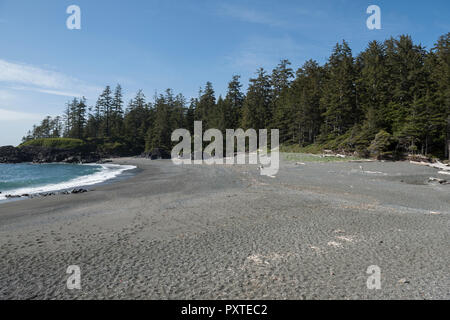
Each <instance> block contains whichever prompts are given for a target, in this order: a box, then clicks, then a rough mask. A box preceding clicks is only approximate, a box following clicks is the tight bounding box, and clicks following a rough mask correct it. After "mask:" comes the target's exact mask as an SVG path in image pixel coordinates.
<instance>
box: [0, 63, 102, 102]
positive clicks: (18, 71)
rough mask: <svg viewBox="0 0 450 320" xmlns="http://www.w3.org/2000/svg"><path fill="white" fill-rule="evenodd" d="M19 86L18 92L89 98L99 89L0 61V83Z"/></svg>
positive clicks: (49, 73)
mask: <svg viewBox="0 0 450 320" xmlns="http://www.w3.org/2000/svg"><path fill="white" fill-rule="evenodd" d="M2 82H3V83H5V84H8V85H21V86H20V87H16V89H19V90H30V91H37V92H42V93H47V94H52V95H61V96H83V95H85V96H89V95H91V94H93V93H95V92H98V91H99V90H100V89H99V88H97V87H93V86H88V85H86V84H85V83H83V82H82V81H80V80H78V79H76V78H73V77H70V76H67V75H65V74H63V73H60V72H55V71H50V70H45V69H42V68H39V67H35V66H31V65H27V64H23V63H13V62H8V61H5V60H2V59H0V83H2ZM13 89H14V88H13Z"/></svg>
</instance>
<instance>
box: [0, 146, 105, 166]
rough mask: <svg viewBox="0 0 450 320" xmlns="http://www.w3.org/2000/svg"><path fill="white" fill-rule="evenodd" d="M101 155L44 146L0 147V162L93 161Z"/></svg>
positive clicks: (98, 159)
mask: <svg viewBox="0 0 450 320" xmlns="http://www.w3.org/2000/svg"><path fill="white" fill-rule="evenodd" d="M100 159H101V157H100V155H99V154H97V153H95V152H86V151H82V150H76V149H73V150H62V149H51V148H45V147H34V146H27V147H18V148H15V147H13V146H6V147H0V163H21V162H34V163H50V162H65V163H94V162H98V161H100Z"/></svg>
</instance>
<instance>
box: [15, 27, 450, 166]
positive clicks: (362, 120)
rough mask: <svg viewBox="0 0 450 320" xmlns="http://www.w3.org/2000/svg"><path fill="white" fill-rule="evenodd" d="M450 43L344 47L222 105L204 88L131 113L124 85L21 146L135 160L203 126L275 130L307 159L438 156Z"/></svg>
mask: <svg viewBox="0 0 450 320" xmlns="http://www.w3.org/2000/svg"><path fill="white" fill-rule="evenodd" d="M449 38H450V33H447V34H445V35H443V36H441V37H440V38H439V39H438V41H437V43H436V44H435V45H434V47H433V48H431V49H430V50H426V48H424V47H423V46H422V45H420V44H415V43H414V42H413V40H412V39H411V37H410V36H408V35H402V36H400V37H398V38H390V39H388V40H386V41H384V42H379V41H372V42H370V43H369V44H368V46H367V48H366V49H365V50H364V51H363V52H361V53H360V54H359V55H357V56H354V55H353V53H352V50H351V49H350V47H349V45H348V43H347V42H346V41H343V42H342V43H338V44H336V46H335V47H334V48H333V51H332V53H331V56H330V57H329V58H328V60H327V62H326V63H325V64H324V65H320V64H319V63H317V62H316V61H314V60H309V61H307V62H305V63H304V65H303V66H301V67H300V68H299V69H298V70H297V71H295V72H294V70H293V69H292V67H291V63H290V62H289V61H288V60H281V61H280V63H279V64H278V65H277V66H276V67H275V68H274V69H273V70H272V71H271V72H270V73H269V72H267V71H266V70H264V69H263V68H260V69H258V70H257V72H256V75H255V77H254V78H252V79H250V81H249V84H248V88H247V90H246V92H243V89H242V88H243V85H242V84H241V81H240V76H238V75H235V76H233V77H232V79H231V81H230V82H229V83H228V90H227V93H226V95H225V96H219V97H216V94H215V91H214V88H213V85H212V83H211V82H207V83H206V85H205V86H204V87H203V88H201V89H200V92H199V95H198V97H196V98H193V99H191V100H190V101H187V100H186V98H185V97H184V96H183V95H182V94H175V93H174V92H173V91H172V90H171V89H167V90H166V91H165V92H164V93H163V94H159V95H155V96H154V97H153V99H152V101H151V102H150V101H148V100H147V98H146V97H145V95H144V93H143V92H142V90H140V91H138V92H137V94H136V96H135V97H134V98H133V99H132V100H131V101H130V102H129V103H128V104H127V106H126V108H125V106H124V101H123V93H122V88H121V86H120V85H117V87H116V88H115V89H114V90H112V89H111V87H110V86H107V87H106V88H105V89H104V91H103V92H102V93H101V95H100V96H99V98H98V100H97V102H96V104H95V105H94V106H91V107H88V106H87V101H86V99H85V98H83V97H82V98H74V99H73V100H71V101H69V102H68V103H67V105H66V108H65V110H64V114H63V115H62V116H58V117H55V118H51V117H47V118H45V119H44V120H43V121H42V122H41V124H40V125H38V126H34V127H33V129H32V130H31V131H29V132H28V135H27V136H26V137H24V139H23V140H24V141H28V140H31V139H37V138H54V137H68V138H77V139H82V140H89V141H96V142H97V143H99V144H104V145H107V146H109V148H110V149H118V150H121V153H126V154H138V153H141V152H144V151H149V150H151V149H153V148H166V149H168V150H170V149H171V147H172V146H173V145H174V142H172V141H171V134H172V132H173V131H174V130H175V129H178V128H186V129H188V130H190V131H191V132H193V125H194V121H196V120H201V121H203V128H204V130H206V129H208V128H217V129H220V130H222V131H223V132H224V131H225V129H233V128H243V129H248V128H253V129H256V130H258V129H279V130H280V143H282V144H283V145H296V146H299V147H310V149H311V150H312V148H311V147H317V148H328V149H333V150H336V151H345V152H357V153H358V154H360V155H362V156H370V155H372V156H394V155H398V154H403V153H413V154H432V155H436V156H441V157H442V156H444V155H445V156H446V155H447V153H448V147H446V143H447V139H450V138H449V137H448V135H449V134H450V133H449V132H448V130H449V129H448V128H449V126H450V88H449V84H450V54H449V41H450V39H449Z"/></svg>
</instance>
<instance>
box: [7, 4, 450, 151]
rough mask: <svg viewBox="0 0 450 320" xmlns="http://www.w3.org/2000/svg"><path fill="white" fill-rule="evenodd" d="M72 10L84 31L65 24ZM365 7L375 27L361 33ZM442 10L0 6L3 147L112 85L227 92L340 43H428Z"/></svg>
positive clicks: (439, 29)
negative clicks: (396, 39)
mask: <svg viewBox="0 0 450 320" xmlns="http://www.w3.org/2000/svg"><path fill="white" fill-rule="evenodd" d="M73 4H75V5H78V6H79V7H80V8H81V15H82V16H81V30H68V29H67V27H66V19H67V18H68V16H69V15H68V14H67V13H66V9H67V7H68V6H69V5H73ZM373 4H375V5H378V6H379V7H380V8H381V13H382V29H381V30H369V29H368V28H367V27H366V20H367V18H368V17H369V15H368V14H367V13H366V9H367V7H368V6H369V5H373ZM449 12H450V2H449V1H448V0H430V1H411V0H410V1H404V0H396V1H392V0H390V1H362V0H333V1H331V0H328V1H324V0H316V1H303V0H295V1H288V0H279V1H266V0H252V1H249V0H244V1H242V0H241V1H215V0H197V1H194V0H191V1H189V0H178V1H172V0H146V1H143V0H142V1H141V0H129V1H118V0H95V1H92V0H70V1H66V0H39V1H36V0H29V1H25V0H0V145H6V144H13V145H16V144H18V143H19V142H20V139H21V137H22V136H23V135H24V134H25V133H26V131H27V130H28V129H29V128H30V127H31V125H32V124H33V123H38V122H39V121H40V119H41V118H43V117H44V116H45V115H52V116H54V115H58V114H61V113H62V110H63V108H64V104H65V103H66V101H67V100H69V99H70V98H71V97H72V96H74V95H76V96H80V95H84V96H86V97H87V98H88V103H89V104H94V103H95V100H96V97H97V96H98V94H99V93H100V91H101V90H102V88H103V87H104V86H105V85H106V84H110V85H112V86H115V84H117V83H120V84H121V85H122V87H123V88H124V90H125V97H126V99H127V100H129V99H130V98H131V97H132V96H133V95H134V94H135V92H136V91H137V90H138V89H143V90H144V92H145V93H146V95H147V97H148V98H152V96H153V95H154V93H155V92H162V91H163V90H165V89H166V88H169V87H170V88H173V89H174V90H175V92H177V93H178V92H181V93H183V94H184V95H185V96H186V97H187V98H190V97H193V96H196V95H197V93H198V90H199V88H200V87H201V86H203V85H204V84H205V82H206V81H211V82H212V83H213V85H214V88H215V90H216V93H217V94H224V93H225V91H226V86H227V82H228V81H229V80H230V79H231V77H232V75H234V74H240V75H241V76H242V81H243V83H244V84H245V85H246V84H247V82H248V79H249V78H250V77H252V76H253V75H254V72H255V71H256V69H257V68H258V67H264V68H266V69H268V70H271V69H272V68H273V67H274V66H275V65H276V64H277V63H278V61H279V60H280V59H282V58H287V59H289V60H290V61H291V62H292V63H293V67H294V69H297V68H298V67H300V66H301V65H302V64H303V63H304V62H305V60H308V59H310V58H312V59H315V60H317V61H319V62H320V63H324V62H325V61H326V58H327V57H328V56H329V54H330V52H331V49H332V47H333V46H334V44H335V43H336V42H338V41H341V40H342V39H346V40H347V41H348V42H349V43H350V45H351V47H352V49H353V51H354V54H355V55H356V54H357V53H359V52H360V51H361V50H363V49H364V48H365V46H366V45H367V43H368V42H369V41H370V40H384V39H386V38H388V37H390V36H398V35H400V34H410V35H411V36H412V37H413V39H414V40H415V41H416V42H418V43H422V44H423V45H424V46H426V47H427V48H430V47H432V46H433V44H434V43H435V41H436V40H437V38H438V37H439V36H440V35H442V34H444V33H446V32H449V31H450V22H449V21H450V17H449Z"/></svg>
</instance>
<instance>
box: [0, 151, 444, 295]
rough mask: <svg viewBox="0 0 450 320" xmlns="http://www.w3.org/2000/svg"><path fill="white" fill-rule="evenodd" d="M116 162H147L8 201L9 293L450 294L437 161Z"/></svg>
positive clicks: (1, 210)
mask: <svg viewBox="0 0 450 320" xmlns="http://www.w3.org/2000/svg"><path fill="white" fill-rule="evenodd" d="M115 162H116V163H119V164H132V165H137V166H138V167H139V168H140V169H142V171H141V172H140V173H139V174H138V175H136V176H134V177H132V178H130V179H127V180H123V181H119V182H116V183H113V184H109V185H102V186H97V187H94V188H93V189H94V190H93V191H91V192H89V193H85V194H79V195H60V196H59V195H58V196H54V197H48V198H37V199H30V200H23V201H16V202H11V203H5V204H1V205H0V245H1V251H0V256H1V259H0V299H449V298H450V270H449V262H450V250H449V244H450V236H449V230H450V185H441V184H428V178H429V177H438V178H442V179H448V176H441V175H439V174H438V173H437V170H435V169H432V168H428V167H422V166H415V165H412V164H409V163H380V162H374V163H346V162H342V163H306V164H305V165H296V164H294V163H288V162H284V161H283V162H282V166H281V169H280V172H279V174H278V175H277V177H276V178H269V177H264V176H260V175H259V171H258V168H257V166H174V165H173V164H172V162H171V161H150V160H146V159H133V158H123V159H118V160H115ZM361 167H362V168H361ZM69 265H78V266H79V267H80V268H81V285H82V289H81V290H68V289H67V287H66V280H67V278H68V276H69V275H68V274H66V269H67V267H68V266H69ZM371 265H377V266H379V267H380V268H381V285H382V288H381V290H369V289H368V288H367V286H366V281H367V278H368V277H369V275H368V274H366V271H367V268H368V267H369V266H371Z"/></svg>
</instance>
